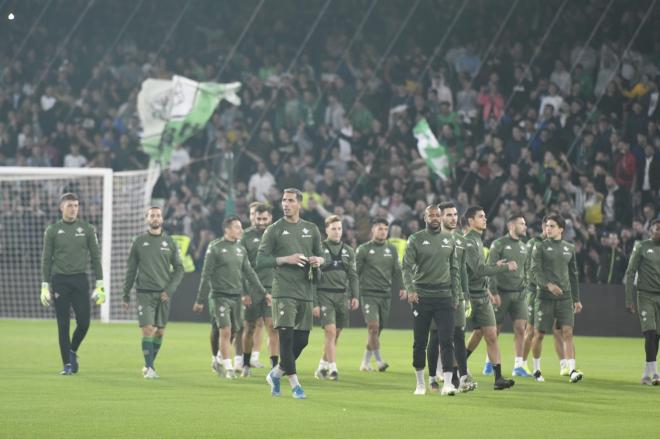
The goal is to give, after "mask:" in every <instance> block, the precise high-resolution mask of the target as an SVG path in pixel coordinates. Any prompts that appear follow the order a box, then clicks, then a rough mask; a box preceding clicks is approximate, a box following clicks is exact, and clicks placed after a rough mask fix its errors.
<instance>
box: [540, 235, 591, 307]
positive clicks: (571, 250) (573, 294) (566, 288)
mask: <svg viewBox="0 0 660 439" xmlns="http://www.w3.org/2000/svg"><path fill="white" fill-rule="evenodd" d="M531 270H532V276H533V277H534V279H536V288H537V291H538V292H539V296H538V297H540V298H541V299H543V300H569V299H571V298H572V299H573V302H579V301H580V285H579V284H578V269H577V260H576V258H575V246H574V245H573V244H570V243H568V242H566V241H564V240H562V239H557V240H553V239H544V240H543V241H541V242H540V243H538V244H536V245H535V246H534V250H533V251H532V267H531ZM548 282H552V283H553V284H555V285H557V286H558V287H559V288H561V290H562V292H563V294H562V295H561V296H555V295H554V294H552V293H551V292H550V290H548V286H547V285H548Z"/></svg>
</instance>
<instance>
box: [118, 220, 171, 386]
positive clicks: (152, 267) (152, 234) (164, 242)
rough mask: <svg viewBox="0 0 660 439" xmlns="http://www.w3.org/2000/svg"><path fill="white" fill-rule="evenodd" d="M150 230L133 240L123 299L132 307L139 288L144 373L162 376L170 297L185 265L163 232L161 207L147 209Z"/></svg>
mask: <svg viewBox="0 0 660 439" xmlns="http://www.w3.org/2000/svg"><path fill="white" fill-rule="evenodd" d="M146 222H147V225H148V226H149V231H148V232H147V233H145V234H143V235H139V236H137V237H136V238H135V239H134V240H133V244H132V245H131V250H130V253H129V254H128V262H127V267H126V279H125V280H124V291H123V293H124V294H123V301H124V309H125V310H128V304H129V303H130V293H131V289H132V288H133V285H134V284H135V289H136V290H137V303H138V308H137V311H138V322H139V325H140V328H142V354H143V355H144V369H143V374H144V377H145V378H148V379H153V378H158V374H157V373H156V370H155V367H154V362H155V361H156V356H157V355H158V352H159V351H160V348H161V346H162V344H163V335H164V334H165V326H166V325H167V320H168V317H169V314H170V299H171V298H172V296H173V295H174V293H175V292H176V289H177V287H178V286H179V283H181V279H182V278H183V264H182V263H181V256H180V255H179V249H178V247H177V245H176V243H175V242H174V240H173V239H172V238H171V237H170V236H168V235H167V234H166V233H165V232H163V214H162V211H161V209H160V207H150V208H149V210H147V214H146Z"/></svg>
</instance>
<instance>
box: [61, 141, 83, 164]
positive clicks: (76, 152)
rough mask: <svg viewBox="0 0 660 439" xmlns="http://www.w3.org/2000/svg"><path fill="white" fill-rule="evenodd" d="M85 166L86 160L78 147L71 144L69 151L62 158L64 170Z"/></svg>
mask: <svg viewBox="0 0 660 439" xmlns="http://www.w3.org/2000/svg"><path fill="white" fill-rule="evenodd" d="M86 164H87V158H86V157H85V156H84V155H82V154H81V153H80V145H79V144H77V143H72V144H71V150H70V151H69V153H68V154H67V155H65V156H64V167H65V168H82V167H84V166H85V165H86Z"/></svg>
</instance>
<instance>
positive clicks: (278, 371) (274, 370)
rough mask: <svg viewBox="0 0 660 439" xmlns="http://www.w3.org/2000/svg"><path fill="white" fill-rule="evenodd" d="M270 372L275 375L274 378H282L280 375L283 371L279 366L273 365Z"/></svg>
mask: <svg viewBox="0 0 660 439" xmlns="http://www.w3.org/2000/svg"><path fill="white" fill-rule="evenodd" d="M270 373H271V374H272V375H273V376H274V377H275V378H282V375H284V371H283V370H282V369H280V367H279V366H274V367H273V368H272V369H271V371H270Z"/></svg>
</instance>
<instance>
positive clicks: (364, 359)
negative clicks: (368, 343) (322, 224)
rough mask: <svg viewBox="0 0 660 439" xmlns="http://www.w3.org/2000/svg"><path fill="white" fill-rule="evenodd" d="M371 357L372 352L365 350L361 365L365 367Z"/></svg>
mask: <svg viewBox="0 0 660 439" xmlns="http://www.w3.org/2000/svg"><path fill="white" fill-rule="evenodd" d="M372 355H373V352H372V351H370V350H368V349H367V350H365V351H364V357H363V358H362V364H366V365H367V366H368V365H369V363H370V362H371V356H372Z"/></svg>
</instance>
